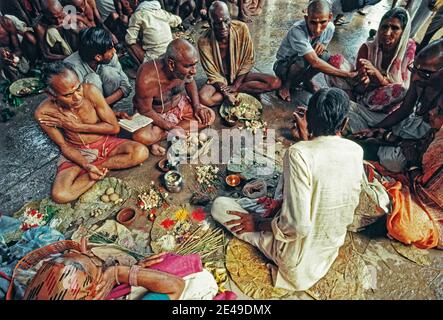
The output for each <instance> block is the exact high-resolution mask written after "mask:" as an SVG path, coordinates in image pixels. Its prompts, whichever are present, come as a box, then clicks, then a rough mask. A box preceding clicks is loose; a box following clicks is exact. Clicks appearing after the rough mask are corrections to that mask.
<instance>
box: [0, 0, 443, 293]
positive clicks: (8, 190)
mask: <svg viewBox="0 0 443 320" xmlns="http://www.w3.org/2000/svg"><path fill="white" fill-rule="evenodd" d="M307 2H308V1H306V0H304V1H295V0H268V1H267V4H266V5H265V7H264V10H263V13H262V15H261V16H259V17H255V18H254V21H253V22H252V23H251V24H250V30H251V34H252V36H253V39H254V44H255V50H256V61H257V62H256V69H257V70H259V71H262V72H268V73H272V65H273V62H274V59H275V54H276V51H277V49H278V47H279V44H280V42H281V40H282V38H283V37H284V35H285V34H286V32H287V30H288V29H289V27H290V26H291V25H292V24H293V22H294V20H296V19H299V18H302V17H303V13H302V10H303V9H304V8H305V6H306V3H307ZM390 3H391V1H390V0H389V1H388V0H383V1H382V2H380V3H379V4H378V5H376V6H374V7H372V8H370V9H369V13H368V14H367V16H361V15H359V14H355V16H354V18H353V19H352V21H351V23H349V24H347V25H345V26H342V27H338V28H337V29H336V34H335V37H334V39H333V41H332V43H331V45H330V47H329V51H330V52H332V53H339V52H342V53H344V54H345V56H346V57H347V58H348V59H350V60H351V61H352V60H354V59H355V57H356V54H357V50H358V48H359V46H360V45H361V43H362V42H364V41H365V40H366V38H367V36H368V32H369V30H370V29H371V28H374V29H376V28H377V26H378V23H379V20H380V18H381V16H382V15H383V13H384V12H385V11H386V10H387V9H388V8H389V7H390ZM200 70H201V68H200ZM202 75H203V74H202V73H200V76H199V78H198V83H200V84H201V83H202V82H203V81H204V78H203V76H202ZM318 80H319V82H324V81H322V79H321V77H318ZM131 98H132V96H131V97H128V98H127V99H125V100H124V101H122V102H120V103H119V104H118V105H117V106H116V109H118V110H123V111H130V110H132V105H131ZM308 98H309V95H308V94H307V93H306V92H303V91H298V92H297V93H296V94H295V95H294V97H293V101H294V102H293V103H291V104H287V103H283V102H282V101H280V100H278V99H277V98H276V97H275V95H274V94H267V95H263V96H262V103H263V105H264V109H265V113H264V118H265V120H266V121H268V123H269V125H270V127H271V128H273V129H276V130H277V137H279V136H282V137H285V138H288V137H289V128H290V121H289V120H290V119H291V112H292V110H293V109H294V107H295V106H296V105H297V104H302V103H306V101H307V99H308ZM43 99H44V96H43V95H39V96H34V97H31V98H27V99H26V101H25V103H24V104H23V105H22V106H20V107H18V108H17V109H14V111H15V112H16V113H17V115H16V116H15V117H14V118H13V119H12V120H10V121H9V122H6V123H0V132H1V135H0V146H1V148H0V177H1V178H0V185H1V189H0V212H1V213H3V214H12V213H14V212H15V211H17V210H18V209H19V208H20V207H21V206H22V205H24V204H25V203H26V202H29V201H32V200H34V199H41V198H44V197H47V196H48V195H49V191H50V187H51V181H53V179H54V176H55V171H56V163H57V159H58V154H59V152H58V149H57V148H56V147H55V146H54V144H53V143H52V142H50V141H49V140H48V138H47V137H46V136H45V135H44V134H43V133H42V131H41V130H40V129H39V127H38V125H37V123H36V122H35V121H34V120H33V112H34V110H35V108H36V107H37V105H38V104H39V102H40V101H42V100H43ZM1 103H2V102H1ZM3 107H4V105H3V106H1V108H3ZM1 108H0V109H1ZM214 128H215V129H220V128H222V125H221V123H220V119H217V120H216V123H215V124H214ZM285 142H286V143H290V141H289V140H285ZM158 160H159V159H158V158H155V157H151V158H150V159H148V161H146V162H145V163H144V164H143V165H142V166H140V167H137V168H133V169H130V170H122V171H119V172H113V173H112V176H116V177H118V178H122V179H124V180H125V181H126V182H127V183H128V184H130V185H131V186H137V185H147V184H149V183H150V181H151V180H155V181H158V178H159V176H160V172H159V171H158V170H157V169H155V165H156V163H157V161H158ZM184 172H185V180H186V179H192V177H191V176H190V175H191V173H190V170H189V169H185V170H184ZM188 181H189V180H188ZM190 192H191V188H190V186H189V185H188V186H187V188H185V190H184V191H183V192H182V193H180V194H178V195H176V196H175V197H174V199H173V202H175V203H177V204H178V203H181V202H184V201H188V199H189V196H190ZM354 236H355V238H356V239H357V240H356V241H354V246H355V249H356V250H357V251H358V252H359V254H360V255H361V256H362V258H363V260H364V261H365V263H367V264H368V265H369V264H370V265H372V266H373V267H374V268H375V270H376V275H377V286H376V287H375V288H373V289H372V291H371V292H369V293H368V294H367V295H366V298H368V299H443V272H442V270H443V254H442V252H439V251H436V250H430V251H429V252H428V253H427V254H428V257H429V259H430V261H431V265H430V266H421V265H418V264H416V263H414V262H411V261H410V260H408V259H405V258H403V257H402V256H400V255H399V254H398V253H397V252H396V251H395V250H394V249H393V247H392V245H391V241H390V240H389V239H388V238H387V237H386V231H385V229H384V225H378V226H374V227H373V228H371V229H369V230H367V231H366V232H363V233H361V234H358V235H354ZM233 290H234V291H236V292H237V293H238V294H239V297H240V298H242V299H248V297H246V296H244V295H243V294H241V292H240V291H239V290H238V289H236V288H235V285H233ZM351 298H352V297H351ZM289 299H312V298H311V297H310V296H309V295H307V294H305V293H301V294H297V295H293V296H291V297H289Z"/></svg>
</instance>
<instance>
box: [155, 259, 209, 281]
mask: <svg viewBox="0 0 443 320" xmlns="http://www.w3.org/2000/svg"><path fill="white" fill-rule="evenodd" d="M150 269H154V270H158V271H162V272H166V273H169V274H173V275H175V276H178V277H181V278H183V277H186V276H189V275H190V274H193V273H197V272H202V271H203V264H202V261H201V258H200V256H199V255H198V254H189V255H186V256H180V255H177V254H173V253H168V254H166V255H164V256H163V261H162V262H159V263H157V264H155V265H153V266H151V267H150Z"/></svg>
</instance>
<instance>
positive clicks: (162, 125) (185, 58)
mask: <svg viewBox="0 0 443 320" xmlns="http://www.w3.org/2000/svg"><path fill="white" fill-rule="evenodd" d="M197 63H198V56H197V51H196V50H195V48H194V47H193V46H192V44H190V43H189V42H188V41H186V40H181V39H177V40H173V41H172V42H171V43H170V44H169V45H168V47H167V49H166V53H165V54H164V55H163V56H162V57H161V58H159V59H155V60H151V61H149V62H146V63H144V64H143V65H142V66H141V67H140V70H139V72H138V75H137V79H136V81H135V97H134V107H135V109H136V110H137V111H138V112H139V113H140V114H143V115H145V116H147V117H150V118H151V119H153V120H154V122H153V124H151V125H149V126H147V127H144V128H142V129H140V130H138V131H136V132H135V133H134V135H133V139H134V140H135V141H138V142H141V143H143V144H145V145H147V146H150V149H151V153H152V154H153V155H156V156H162V155H164V154H165V153H166V150H165V149H164V148H163V147H161V146H159V145H158V142H160V141H161V140H164V139H165V138H166V137H167V134H168V132H169V131H170V130H173V129H180V130H181V129H183V130H185V131H188V130H189V129H190V126H191V122H192V121H195V122H196V124H197V126H198V128H199V129H203V128H205V127H207V126H209V125H211V124H212V123H213V122H214V119H215V113H214V112H213V111H212V110H211V109H209V108H207V107H205V106H203V105H201V104H200V99H199V97H198V90H197V85H196V83H195V80H194V76H195V75H196V72H197V70H196V65H197Z"/></svg>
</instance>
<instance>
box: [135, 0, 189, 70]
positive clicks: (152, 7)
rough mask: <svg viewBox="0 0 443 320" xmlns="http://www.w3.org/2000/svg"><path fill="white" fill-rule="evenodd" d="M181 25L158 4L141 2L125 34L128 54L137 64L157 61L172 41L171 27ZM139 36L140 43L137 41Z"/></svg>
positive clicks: (177, 18) (179, 19) (178, 19)
mask: <svg viewBox="0 0 443 320" xmlns="http://www.w3.org/2000/svg"><path fill="white" fill-rule="evenodd" d="M181 23H182V19H181V18H180V17H179V16H176V15H173V14H171V13H169V12H167V11H165V10H163V9H162V8H161V5H160V2H158V1H143V2H141V3H140V5H139V6H138V7H137V10H135V12H134V14H133V15H132V16H131V18H130V19H129V26H128V30H127V33H126V44H127V45H128V46H129V52H130V53H131V55H132V56H133V57H134V58H135V59H136V61H138V62H139V63H143V62H146V61H148V60H152V59H157V58H158V57H160V56H161V55H162V54H164V53H165V51H166V47H167V46H168V44H169V43H170V42H171V41H172V31H171V27H173V28H175V27H178V26H179V25H180V24H181ZM140 35H141V37H142V39H141V43H139V41H138V39H139V36H140Z"/></svg>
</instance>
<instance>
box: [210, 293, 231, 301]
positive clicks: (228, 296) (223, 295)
mask: <svg viewBox="0 0 443 320" xmlns="http://www.w3.org/2000/svg"><path fill="white" fill-rule="evenodd" d="M212 300H237V295H236V294H235V292H232V291H225V292H223V293H220V294H218V295H216V296H215V297H214V299H212Z"/></svg>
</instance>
